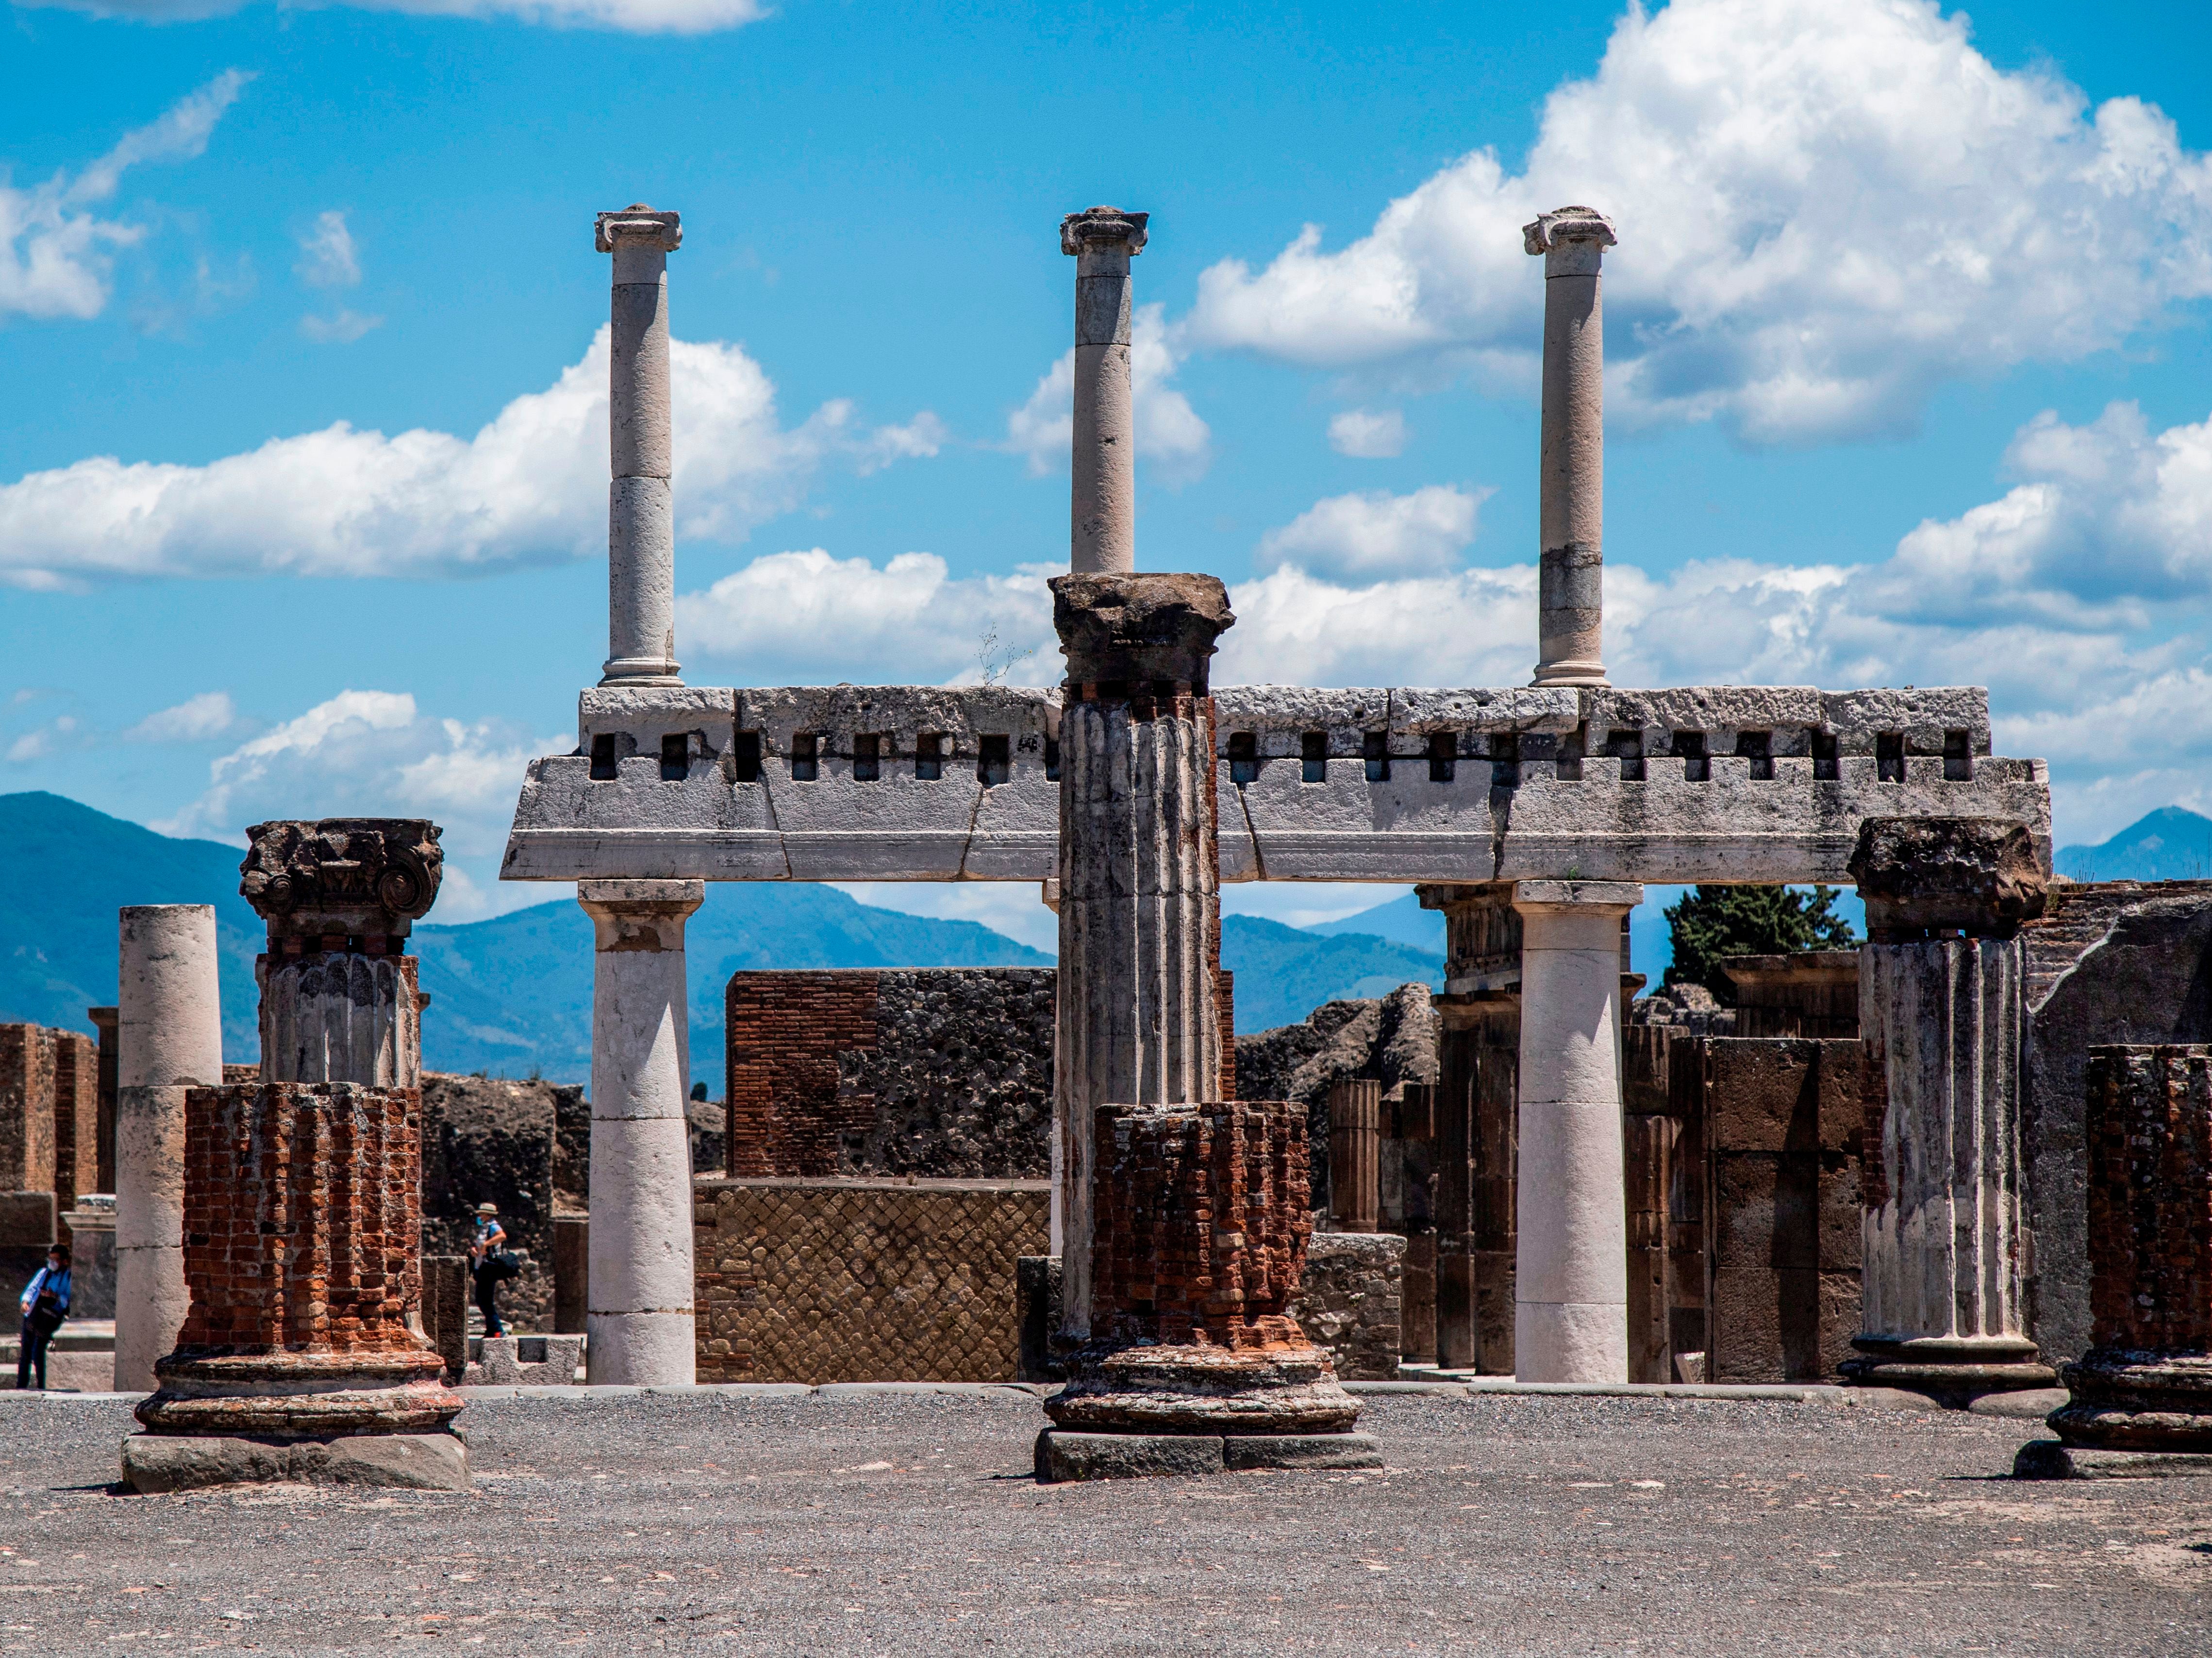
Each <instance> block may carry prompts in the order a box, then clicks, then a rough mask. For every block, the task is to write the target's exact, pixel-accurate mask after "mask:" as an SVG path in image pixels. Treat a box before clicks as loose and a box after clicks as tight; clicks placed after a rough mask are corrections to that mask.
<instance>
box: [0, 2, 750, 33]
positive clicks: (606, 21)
mask: <svg viewBox="0 0 2212 1658" xmlns="http://www.w3.org/2000/svg"><path fill="white" fill-rule="evenodd" d="M19 3H24V4H29V5H50V6H54V7H58V8H59V9H64V10H67V11H81V12H87V13H89V14H90V15H93V16H94V17H121V18H132V19H136V20H137V21H142V22H149V23H169V22H181V21H187V20H190V19H194V18H202V17H226V16H228V15H230V14H231V13H233V12H236V11H241V10H243V9H245V6H246V0H19ZM341 3H345V0H341ZM349 3H351V4H352V5H354V6H356V7H357V8H358V9H361V10H363V11H397V12H408V13H412V14H414V15H417V16H425V17H511V18H513V19H515V20H516V21H519V22H524V23H542V24H545V25H548V26H550V27H556V28H592V29H615V30H621V31H623V32H625V33H628V34H710V33H712V32H714V31H715V30H718V29H728V28H737V27H741V26H742V25H744V24H746V23H750V22H754V21H757V20H758V19H760V18H762V17H764V16H766V15H768V8H767V7H766V6H765V5H763V3H762V0H349Z"/></svg>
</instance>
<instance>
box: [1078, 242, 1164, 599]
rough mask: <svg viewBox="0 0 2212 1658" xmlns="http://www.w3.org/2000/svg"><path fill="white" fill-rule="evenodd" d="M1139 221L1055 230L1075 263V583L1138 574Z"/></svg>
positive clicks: (1140, 244)
mask: <svg viewBox="0 0 2212 1658" xmlns="http://www.w3.org/2000/svg"><path fill="white" fill-rule="evenodd" d="M1149 217H1150V215H1149V214H1145V213H1124V212H1123V211H1122V210H1121V209H1120V208H1118V207H1092V208H1087V209H1085V210H1084V211H1082V212H1080V213H1071V214H1069V215H1068V216H1066V218H1064V219H1062V220H1061V221H1060V252H1061V253H1069V254H1073V256H1074V258H1075V261H1076V264H1075V432H1074V441H1073V448H1072V452H1071V455H1070V460H1071V462H1072V466H1071V472H1072V476H1071V479H1070V487H1069V519H1070V523H1069V533H1068V552H1067V567H1068V569H1069V570H1073V572H1074V573H1075V574H1077V575H1079V576H1083V575H1090V574H1093V573H1096V572H1099V571H1120V570H1134V569H1136V567H1137V426H1136V413H1135V400H1134V398H1133V393H1132V391H1131V383H1130V373H1129V312H1130V305H1129V261H1130V260H1131V259H1133V258H1134V257H1135V256H1136V255H1137V254H1139V253H1143V252H1144V251H1145V224H1146V220H1147V219H1148V218H1149Z"/></svg>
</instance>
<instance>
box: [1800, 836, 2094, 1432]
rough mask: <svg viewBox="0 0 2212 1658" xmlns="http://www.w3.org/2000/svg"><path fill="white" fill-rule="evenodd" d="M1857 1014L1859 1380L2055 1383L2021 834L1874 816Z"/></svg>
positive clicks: (1947, 1389) (2032, 902)
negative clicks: (2036, 1212) (1860, 1046)
mask: <svg viewBox="0 0 2212 1658" xmlns="http://www.w3.org/2000/svg"><path fill="white" fill-rule="evenodd" d="M1850 867H1851V874H1852V877H1853V879H1854V880H1856V881H1857V882H1858V886H1859V891H1860V894H1861V896H1862V897H1863V898H1864V899H1866V905H1867V931H1868V942H1867V943H1866V944H1865V945H1864V946H1863V948H1862V949H1861V950H1860V952H1859V1021H1860V1029H1861V1031H1862V1032H1863V1038H1864V1040H1865V1041H1866V1043H1867V1045H1868V1058H1869V1061H1870V1064H1871V1070H1872V1074H1873V1075H1875V1076H1879V1077H1881V1078H1882V1079H1883V1080H1882V1084H1881V1086H1882V1093H1881V1097H1880V1098H1879V1099H1878V1100H1875V1101H1870V1102H1869V1113H1868V1123H1867V1142H1866V1145H1865V1149H1864V1162H1863V1168H1864V1173H1863V1175H1862V1180H1863V1201H1864V1203H1865V1215H1864V1249H1865V1253H1864V1259H1863V1269H1862V1271H1863V1290H1864V1299H1863V1307H1864V1311H1863V1319H1864V1328H1863V1333H1862V1334H1861V1335H1859V1336H1858V1337H1857V1338H1855V1339H1854V1341H1853V1342H1852V1345H1853V1346H1854V1347H1855V1348H1857V1350H1858V1356H1857V1357H1854V1358H1851V1359H1849V1360H1846V1361H1845V1362H1844V1366H1843V1368H1844V1374H1845V1375H1848V1376H1850V1378H1851V1379H1852V1380H1853V1381H1859V1382H1863V1383H1868V1384H1872V1385H1881V1386H1887V1387H1910V1388H1917V1389H1920V1390H1922V1391H1925V1392H1929V1393H1934V1394H1936V1395H1938V1396H1943V1397H1951V1396H1970V1395H1972V1394H1974V1393H1990V1392H1996V1391H2002V1390H2005V1389H2008V1388H2020V1387H2049V1386H2051V1384H2052V1383H2053V1382H2054V1381H2056V1380H2057V1377H2056V1375H2055V1374H2054V1373H2053V1372H2052V1371H2051V1369H2050V1368H2049V1367H2048V1366H2045V1365H2042V1364H2039V1363H2037V1362H2035V1359H2036V1346H2035V1343H2034V1342H2033V1340H2031V1339H2030V1338H2029V1337H2028V1335H2027V1324H2026V1319H2025V1314H2024V1306H2025V1295H2024V1290H2025V1286H2026V1283H2027V1271H2028V1244H2027V1234H2026V1230H2025V1228H2024V1226H2023V1216H2022V1204H2021V1193H2022V1192H2023V1190H2024V1188H2025V1184H2026V1165H2025V1160H2024V1159H2023V1157H2022V1155H2021V1030H2022V1025H2023V1022H2024V1019H2025V1006H2024V997H2023V982H2024V979H2025V966H2026V961H2025V954H2024V947H2023V946H2022V944H2021V940H2020V938H2019V936H2018V934H2019V927H2020V923H2021V921H2022V920H2024V919H2027V918H2029V917H2033V915H2036V914H2039V913H2040V911H2041V910H2042V907H2043V900H2044V883H2045V875H2044V873H2043V871H2042V870H2041V869H2040V867H2039V864H2038V863H2037V860H2036V856H2035V853H2034V849H2033V843H2032V842H2031V841H2030V839H2029V838H2028V835H2027V831H2026V830H2025V829H2024V828H2022V827H2021V826H2018V825H2015V824H2004V823H1998V822H1994V821H1990V820H1981V819H1956V818H1954V819H1919V820H1915V819H1905V818H1877V819H1869V820H1868V821H1867V822H1866V824H1865V825H1864V826H1863V828H1862V831H1861V834H1860V838H1859V844H1858V849H1857V851H1856V852H1855V853H1854V854H1853V856H1852V859H1851V866H1850Z"/></svg>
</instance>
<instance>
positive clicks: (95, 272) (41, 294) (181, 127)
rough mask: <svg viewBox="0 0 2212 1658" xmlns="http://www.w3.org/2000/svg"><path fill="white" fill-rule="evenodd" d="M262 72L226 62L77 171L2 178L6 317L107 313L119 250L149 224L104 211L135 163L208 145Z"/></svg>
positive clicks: (181, 155) (182, 155)
mask: <svg viewBox="0 0 2212 1658" xmlns="http://www.w3.org/2000/svg"><path fill="white" fill-rule="evenodd" d="M252 78H253V77H252V76H250V75H248V74H246V72H245V71H244V70H235V69H232V70H224V71H223V72H222V74H220V75H218V76H216V77H215V79H213V80H212V81H210V82H208V83H207V84H206V85H205V86H204V87H202V88H199V89H198V90H197V91H196V92H194V93H191V94H190V95H188V96H186V97H185V98H182V99H179V101H177V102H176V103H175V104H174V105H173V106H172V107H170V109H169V110H168V112H167V113H166V114H164V115H163V116H162V117H161V119H159V120H157V121H155V122H153V123H152V124H151V125H147V126H142V127H138V128H136V129H134V130H133V131H129V132H126V133H125V134H124V135H123V137H121V138H120V139H118V141H117V142H116V144H115V147H114V148H113V149H110V150H109V151H108V152H107V153H106V155H102V156H100V158H99V159H98V160H97V161H94V162H91V163H89V164H88V166H86V167H85V168H84V169H83V170H82V172H80V173H78V174H76V176H75V177H74V178H72V177H70V175H69V174H66V173H58V174H55V175H54V176H53V177H52V178H51V179H49V180H46V183H44V184H41V185H33V186H31V187H30V188H28V189H21V188H18V187H17V186H15V185H12V184H9V183H7V182H5V181H4V180H0V317H5V316H7V315H8V314H9V313H14V314H17V315H21V316H28V317H41V318H52V317H76V318H79V319H83V318H88V317H95V316H98V315H99V314H100V311H101V310H102V309H103V308H105V307H106V304H107V300H108V296H109V294H110V292H111V291H112V284H111V282H110V276H111V272H112V254H113V253H114V250H115V249H117V248H119V247H130V246H131V245H132V244H133V243H136V242H138V241H143V239H144V237H145V235H146V231H145V228H144V227H143V225H137V224H132V223H130V222H127V221H125V220H123V219H119V218H106V217H102V216H100V214H99V213H98V212H96V211H94V209H95V208H96V207H97V206H98V205H99V204H101V203H103V202H106V201H108V200H110V199H112V198H113V196H114V194H115V192H116V190H117V188H118V186H120V184H121V183H122V180H123V174H125V171H127V170H128V169H129V168H133V167H138V166H143V165H144V164H145V163H147V162H173V161H190V160H191V159H192V158H193V157H194V156H197V155H201V154H203V153H204V152H205V150H206V149H207V145H208V138H209V136H210V134H212V133H213V132H214V131H215V128H216V122H218V121H220V120H221V119H222V115H223V112H224V111H225V110H227V109H228V108H229V107H231V105H232V104H234V103H235V102H236V101H237V100H238V94H240V92H242V91H243V90H244V89H245V88H246V82H248V81H250V80H252Z"/></svg>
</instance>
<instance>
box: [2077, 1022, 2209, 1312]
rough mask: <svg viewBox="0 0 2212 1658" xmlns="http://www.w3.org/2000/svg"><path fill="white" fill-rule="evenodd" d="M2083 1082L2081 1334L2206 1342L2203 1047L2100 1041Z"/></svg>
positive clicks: (2206, 1125)
mask: <svg viewBox="0 0 2212 1658" xmlns="http://www.w3.org/2000/svg"><path fill="white" fill-rule="evenodd" d="M2087 1086H2088V1099H2087V1119H2088V1129H2089V1166H2088V1182H2089V1188H2088V1210H2089V1235H2090V1237H2091V1238H2092V1239H2093V1240H2095V1242H2094V1247H2093V1252H2092V1261H2093V1271H2092V1277H2091V1280H2090V1291H2089V1294H2090V1311H2091V1317H2092V1320H2093V1323H2092V1326H2091V1333H2092V1337H2093V1339H2094V1341H2095V1343H2096V1344H2097V1345H2098V1346H2099V1347H2101V1348H2118V1349H2119V1350H2123V1351H2129V1352H2139V1353H2156V1352H2192V1353H2203V1352H2207V1351H2212V1049H2206V1048H2203V1047H2118V1046H2114V1047H2100V1048H2097V1049H2095V1050H2093V1051H2092V1052H2091V1053H2090V1056H2089V1062H2088V1084H2087Z"/></svg>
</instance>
